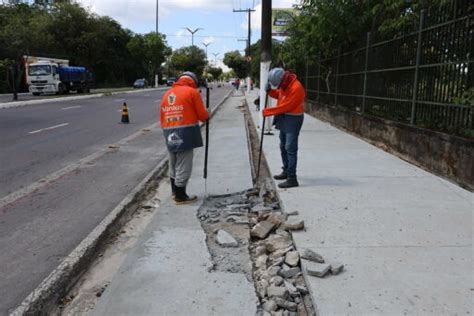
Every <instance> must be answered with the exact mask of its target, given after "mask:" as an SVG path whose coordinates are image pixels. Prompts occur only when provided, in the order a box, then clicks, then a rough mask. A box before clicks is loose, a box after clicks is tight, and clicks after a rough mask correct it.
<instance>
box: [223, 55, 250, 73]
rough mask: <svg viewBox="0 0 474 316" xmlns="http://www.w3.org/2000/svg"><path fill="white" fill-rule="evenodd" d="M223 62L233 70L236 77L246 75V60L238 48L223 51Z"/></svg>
mask: <svg viewBox="0 0 474 316" xmlns="http://www.w3.org/2000/svg"><path fill="white" fill-rule="evenodd" d="M223 62H224V64H225V65H226V66H227V67H229V68H231V69H233V70H234V72H235V74H236V76H237V77H239V78H244V77H246V76H247V61H246V60H245V57H244V56H242V55H241V54H240V52H239V51H238V50H235V51H232V52H227V53H225V55H224V60H223Z"/></svg>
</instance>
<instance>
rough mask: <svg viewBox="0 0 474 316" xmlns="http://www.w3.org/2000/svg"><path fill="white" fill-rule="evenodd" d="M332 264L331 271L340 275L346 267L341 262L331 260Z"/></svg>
mask: <svg viewBox="0 0 474 316" xmlns="http://www.w3.org/2000/svg"><path fill="white" fill-rule="evenodd" d="M330 266H331V268H330V269H329V270H330V271H331V274H333V275H338V274H339V273H341V272H342V270H343V269H344V265H343V264H342V263H340V262H331V263H330Z"/></svg>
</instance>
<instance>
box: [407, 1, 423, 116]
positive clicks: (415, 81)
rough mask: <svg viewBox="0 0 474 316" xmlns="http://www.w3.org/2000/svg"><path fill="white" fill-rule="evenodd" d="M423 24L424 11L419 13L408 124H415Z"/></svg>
mask: <svg viewBox="0 0 474 316" xmlns="http://www.w3.org/2000/svg"><path fill="white" fill-rule="evenodd" d="M424 22H425V10H421V13H420V25H419V29H418V40H417V43H416V44H417V45H416V46H417V47H416V64H415V76H414V78H413V96H412V100H411V117H410V124H412V125H414V124H415V123H416V99H417V97H418V73H419V70H420V59H421V41H422V36H421V35H422V33H423V24H424Z"/></svg>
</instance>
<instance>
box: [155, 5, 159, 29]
mask: <svg viewBox="0 0 474 316" xmlns="http://www.w3.org/2000/svg"><path fill="white" fill-rule="evenodd" d="M158 1H159V0H156V29H155V32H156V33H157V34H158Z"/></svg>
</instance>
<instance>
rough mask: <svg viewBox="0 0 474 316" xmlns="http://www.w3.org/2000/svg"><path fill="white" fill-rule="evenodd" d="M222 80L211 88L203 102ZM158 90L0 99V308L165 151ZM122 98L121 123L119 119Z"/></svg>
mask: <svg viewBox="0 0 474 316" xmlns="http://www.w3.org/2000/svg"><path fill="white" fill-rule="evenodd" d="M229 89H230V88H228V87H227V88H224V87H223V88H218V89H213V90H211V107H213V106H215V105H216V104H217V103H218V102H219V101H221V100H222V99H223V97H224V96H225V95H226V94H227V93H228V92H229ZM203 92H204V91H203ZM163 94H164V91H144V92H143V93H137V94H122V95H114V96H110V97H102V98H94V99H87V100H77V101H72V100H71V101H65V102H58V103H46V104H40V105H32V106H25V107H19V108H7V109H0V135H1V138H0V146H1V148H2V150H1V151H0V314H4V313H7V312H8V311H9V310H11V309H12V308H14V307H16V306H17V305H18V304H19V303H20V302H21V301H22V300H23V299H24V298H25V297H26V296H27V295H28V294H29V293H30V292H31V291H32V290H33V289H34V288H35V287H36V286H38V285H39V283H40V282H41V281H42V280H43V279H44V278H45V277H46V276H47V275H49V274H50V273H51V272H52V271H53V270H54V268H55V267H56V266H57V265H58V264H59V263H60V262H61V260H62V259H63V258H64V257H65V256H67V255H68V254H69V253H70V252H71V251H72V250H73V249H74V247H76V246H77V245H78V244H79V243H80V242H81V241H82V239H84V238H85V237H86V236H87V234H88V233H89V232H91V231H92V230H93V229H94V227H95V226H96V225H97V224H98V223H99V222H100V221H101V220H102V219H103V218H104V217H105V216H106V215H107V214H108V213H109V212H110V211H111V210H112V209H113V208H114V207H115V206H116V205H117V204H118V203H119V202H120V201H121V200H122V199H123V198H124V197H125V195H126V194H128V193H129V192H130V190H131V189H133V188H134V187H135V186H136V185H137V184H138V183H139V182H140V181H141V180H142V179H143V178H144V177H145V176H146V175H147V174H148V173H149V172H150V171H151V170H152V169H153V168H154V167H155V166H156V165H157V163H158V162H159V161H161V160H162V159H164V157H166V149H165V146H164V140H163V136H162V134H161V131H160V129H159V127H158V126H157V119H158V104H159V101H160V100H161V97H162V95H163ZM203 94H204V93H203ZM123 102H127V104H128V106H129V115H130V124H120V123H119V121H120V117H121V113H120V110H121V108H122V104H123ZM110 145H113V146H112V147H110Z"/></svg>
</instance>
